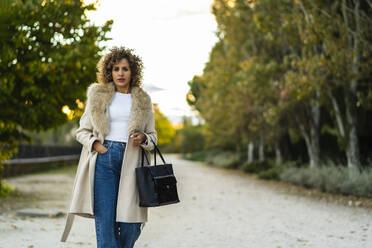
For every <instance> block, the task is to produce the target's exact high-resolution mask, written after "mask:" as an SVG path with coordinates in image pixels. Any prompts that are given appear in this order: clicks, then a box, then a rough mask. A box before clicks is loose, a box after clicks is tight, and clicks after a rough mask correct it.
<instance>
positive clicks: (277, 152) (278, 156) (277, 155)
mask: <svg viewBox="0 0 372 248" xmlns="http://www.w3.org/2000/svg"><path fill="white" fill-rule="evenodd" d="M282 161H283V159H282V152H281V150H280V144H279V140H277V141H276V142H275V163H276V164H277V165H280V164H281V163H282Z"/></svg>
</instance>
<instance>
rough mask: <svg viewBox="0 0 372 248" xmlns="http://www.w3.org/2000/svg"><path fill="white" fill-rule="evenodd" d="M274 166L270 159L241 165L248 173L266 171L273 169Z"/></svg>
mask: <svg viewBox="0 0 372 248" xmlns="http://www.w3.org/2000/svg"><path fill="white" fill-rule="evenodd" d="M272 167H273V163H272V162H271V161H269V160H264V161H253V162H251V163H245V164H243V165H242V166H241V169H243V170H244V171H245V172H248V173H259V172H261V171H265V170H268V169H271V168H272Z"/></svg>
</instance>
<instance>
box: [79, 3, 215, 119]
mask: <svg viewBox="0 0 372 248" xmlns="http://www.w3.org/2000/svg"><path fill="white" fill-rule="evenodd" d="M212 1H213V0H187V1H186V0H184V1H180V0H157V1H153V0H152V1H151V0H136V1H133V0H132V1H129V0H121V1H117V0H116V1H114V0H104V1H103V0H101V1H99V3H98V5H97V11H94V12H89V13H88V18H89V19H91V20H92V21H93V22H94V23H96V24H98V25H102V24H103V23H104V22H105V21H106V20H109V19H113V20H114V24H113V26H112V32H111V33H110V34H109V36H110V37H111V38H112V39H113V40H111V41H109V42H108V43H107V45H108V47H112V46H120V45H124V46H126V47H129V48H132V49H134V50H135V51H136V53H137V54H138V55H140V56H141V57H142V59H143V62H144V65H145V70H144V88H145V89H146V90H147V91H148V92H149V93H150V95H151V98H152V101H153V102H154V103H158V104H159V107H160V109H161V111H162V112H163V113H164V114H165V115H166V116H167V117H168V118H169V119H170V120H171V121H172V122H173V123H178V122H179V121H180V120H181V117H182V115H188V116H190V115H192V112H191V109H190V108H189V106H188V105H187V103H186V100H185V99H186V93H187V91H188V89H189V87H188V85H187V82H188V81H189V80H191V79H192V77H193V76H194V75H200V74H201V73H202V70H203V68H204V65H205V63H206V62H207V60H208V57H209V52H210V51H211V49H212V47H213V45H214V44H215V43H216V41H217V38H216V35H215V31H216V30H217V26H216V22H215V19H214V16H213V15H212V13H211V9H210V6H211V3H212ZM85 2H86V3H89V2H92V1H90V0H86V1H85ZM93 2H94V1H93Z"/></svg>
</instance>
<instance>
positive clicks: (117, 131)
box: [105, 92, 132, 142]
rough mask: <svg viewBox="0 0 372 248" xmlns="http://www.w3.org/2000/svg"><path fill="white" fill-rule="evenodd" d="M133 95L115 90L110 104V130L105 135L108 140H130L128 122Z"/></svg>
mask: <svg viewBox="0 0 372 248" xmlns="http://www.w3.org/2000/svg"><path fill="white" fill-rule="evenodd" d="M131 106H132V95H131V94H130V93H129V94H125V93H120V92H115V95H114V97H113V99H112V101H111V103H110V106H109V113H110V132H109V133H108V135H107V136H106V137H105V139H107V140H113V141H121V142H128V122H129V118H130V108H131Z"/></svg>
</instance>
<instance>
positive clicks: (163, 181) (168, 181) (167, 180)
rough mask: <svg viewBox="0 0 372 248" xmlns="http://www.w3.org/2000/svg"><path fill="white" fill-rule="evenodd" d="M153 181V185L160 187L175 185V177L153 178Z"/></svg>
mask: <svg viewBox="0 0 372 248" xmlns="http://www.w3.org/2000/svg"><path fill="white" fill-rule="evenodd" d="M154 181H155V184H157V185H158V186H160V187H162V186H166V185H173V184H176V183H177V180H176V177H175V176H174V175H165V176H155V177H154Z"/></svg>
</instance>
